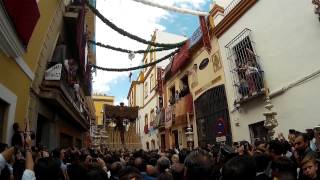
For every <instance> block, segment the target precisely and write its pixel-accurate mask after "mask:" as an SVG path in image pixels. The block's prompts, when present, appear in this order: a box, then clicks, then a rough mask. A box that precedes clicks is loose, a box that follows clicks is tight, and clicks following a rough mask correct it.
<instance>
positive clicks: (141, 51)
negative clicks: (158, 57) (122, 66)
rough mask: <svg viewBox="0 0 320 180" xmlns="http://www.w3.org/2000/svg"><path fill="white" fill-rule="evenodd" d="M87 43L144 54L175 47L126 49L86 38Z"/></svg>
mask: <svg viewBox="0 0 320 180" xmlns="http://www.w3.org/2000/svg"><path fill="white" fill-rule="evenodd" d="M88 42H89V43H91V44H94V45H96V46H99V47H103V48H107V49H111V50H114V51H119V52H124V53H135V54H144V53H149V52H156V51H157V52H158V51H166V50H170V49H174V48H175V47H161V48H155V49H149V50H137V51H131V50H128V49H122V48H118V47H114V46H110V45H107V44H102V43H100V42H95V41H92V40H88Z"/></svg>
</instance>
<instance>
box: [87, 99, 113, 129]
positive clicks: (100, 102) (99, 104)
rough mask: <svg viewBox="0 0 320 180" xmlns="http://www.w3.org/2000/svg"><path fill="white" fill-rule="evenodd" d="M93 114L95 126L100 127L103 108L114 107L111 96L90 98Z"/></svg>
mask: <svg viewBox="0 0 320 180" xmlns="http://www.w3.org/2000/svg"><path fill="white" fill-rule="evenodd" d="M92 99H93V103H94V107H95V111H96V112H95V114H96V123H97V125H102V123H103V111H102V109H103V106H104V105H105V104H109V105H114V97H113V96H92Z"/></svg>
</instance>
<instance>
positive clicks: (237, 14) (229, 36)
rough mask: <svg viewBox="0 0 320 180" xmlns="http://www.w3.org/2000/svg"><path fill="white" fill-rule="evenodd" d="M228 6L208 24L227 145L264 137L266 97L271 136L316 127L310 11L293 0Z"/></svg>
mask: <svg viewBox="0 0 320 180" xmlns="http://www.w3.org/2000/svg"><path fill="white" fill-rule="evenodd" d="M231 3H233V4H231V5H230V6H225V7H226V8H225V9H224V11H223V12H219V13H217V14H215V15H214V17H213V18H214V20H213V21H214V25H215V30H214V34H215V35H216V36H217V38H218V42H219V45H220V50H221V57H222V62H223V67H224V68H225V77H226V90H227V99H228V104H229V105H230V106H229V111H230V118H231V129H232V133H233V140H234V141H240V140H243V139H245V140H251V141H254V140H255V139H263V138H264V137H266V134H267V132H266V128H265V127H264V120H265V117H264V116H263V113H264V112H265V111H266V110H265V108H264V106H265V105H266V103H265V98H266V94H268V95H269V96H270V97H271V101H272V104H273V105H274V108H273V111H275V112H277V113H278V115H277V119H278V127H277V128H276V133H278V132H282V133H283V134H284V135H285V136H286V135H287V134H288V129H296V130H298V131H302V132H303V131H305V129H308V128H313V127H314V126H315V125H318V124H319V117H318V115H317V113H315V112H316V111H317V108H318V107H319V106H320V103H319V101H317V100H316V99H315V98H316V97H317V93H316V92H317V89H319V88H320V87H319V85H320V79H319V68H318V67H319V65H320V64H319V61H318V59H319V51H318V48H317V47H318V46H317V44H318V42H319V41H320V31H319V28H320V23H319V19H318V15H317V14H315V13H314V5H313V4H312V3H311V1H299V0H293V1H290V0H283V1H277V0H261V1H257V0H237V1H233V2H231ZM288 4H290V5H289V6H288ZM218 5H219V1H218V2H217V4H216V6H218ZM284 7H285V8H284ZM271 10H272V13H270V12H271Z"/></svg>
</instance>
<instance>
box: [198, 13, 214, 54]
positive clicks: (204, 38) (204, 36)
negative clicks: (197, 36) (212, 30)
mask: <svg viewBox="0 0 320 180" xmlns="http://www.w3.org/2000/svg"><path fill="white" fill-rule="evenodd" d="M199 20H200V27H201V31H202V41H203V46H204V47H206V48H207V50H208V51H210V50H211V44H210V35H209V29H208V26H207V23H206V19H205V16H199Z"/></svg>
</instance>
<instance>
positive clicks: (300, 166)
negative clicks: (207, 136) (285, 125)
mask: <svg viewBox="0 0 320 180" xmlns="http://www.w3.org/2000/svg"><path fill="white" fill-rule="evenodd" d="M14 128H15V134H14V135H13V137H12V147H8V146H7V145H6V144H1V147H0V152H1V154H0V179H1V180H20V179H22V180H35V179H37V180H238V179H239V180H271V179H273V180H295V179H298V180H317V179H320V170H319V168H318V159H317V157H318V153H319V150H320V148H319V147H320V144H319V143H318V142H320V140H319V139H320V136H319V134H320V131H319V130H320V129H319V128H314V129H311V130H307V131H306V132H298V131H296V130H293V129H291V130H289V135H288V138H285V137H284V136H283V135H282V134H280V135H279V136H278V137H277V138H276V139H273V140H269V141H266V140H261V139H257V140H256V141H255V142H254V143H253V144H250V143H249V142H247V141H241V142H235V143H233V144H232V145H230V146H229V145H226V144H215V145H209V144H208V145H207V146H206V147H202V148H195V149H193V150H187V149H181V150H179V149H174V150H168V151H165V152H160V151H157V150H153V151H144V150H135V151H128V150H125V149H122V150H118V151H110V150H108V149H103V150H94V149H78V148H74V147H69V148H65V149H61V148H57V149H54V150H53V151H51V152H49V151H48V150H47V149H45V148H36V147H32V144H33V143H32V135H31V133H30V131H29V128H26V130H25V131H24V132H23V133H21V132H20V131H19V127H18V125H17V124H16V125H15V127H14Z"/></svg>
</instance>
